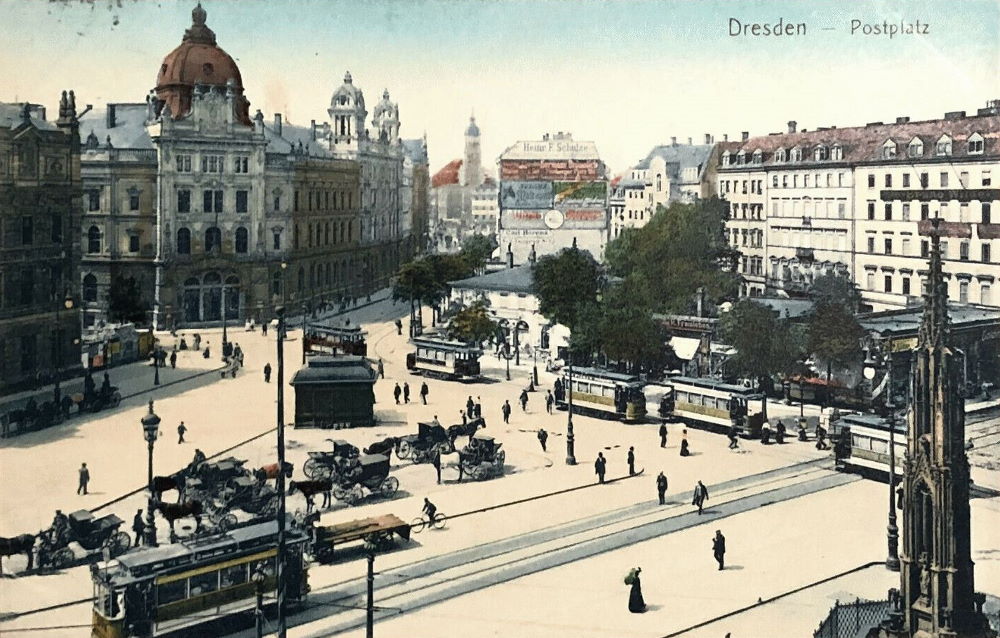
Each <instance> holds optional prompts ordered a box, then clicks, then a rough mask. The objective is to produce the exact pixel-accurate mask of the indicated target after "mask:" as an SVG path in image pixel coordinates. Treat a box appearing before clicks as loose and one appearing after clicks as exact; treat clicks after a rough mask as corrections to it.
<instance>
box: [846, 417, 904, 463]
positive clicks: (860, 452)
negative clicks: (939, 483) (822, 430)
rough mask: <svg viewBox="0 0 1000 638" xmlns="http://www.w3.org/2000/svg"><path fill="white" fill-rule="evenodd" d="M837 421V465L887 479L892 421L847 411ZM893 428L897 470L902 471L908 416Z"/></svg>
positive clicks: (897, 420) (898, 420) (899, 420)
mask: <svg viewBox="0 0 1000 638" xmlns="http://www.w3.org/2000/svg"><path fill="white" fill-rule="evenodd" d="M837 425H838V426H839V430H840V436H839V437H838V439H837V443H836V446H835V448H834V450H835V456H836V459H837V468H838V469H841V470H844V471H846V472H853V473H855V474H861V475H864V476H870V477H873V478H878V479H885V478H886V477H887V476H888V475H889V423H888V422H887V421H886V420H885V419H883V418H882V417H880V416H878V415H875V414H846V415H844V416H842V417H840V419H839V420H838V421H837ZM892 430H893V443H894V444H895V448H896V451H895V454H896V474H897V475H900V474H902V472H903V460H904V459H905V458H906V420H905V419H896V422H895V423H894V424H893V426H892Z"/></svg>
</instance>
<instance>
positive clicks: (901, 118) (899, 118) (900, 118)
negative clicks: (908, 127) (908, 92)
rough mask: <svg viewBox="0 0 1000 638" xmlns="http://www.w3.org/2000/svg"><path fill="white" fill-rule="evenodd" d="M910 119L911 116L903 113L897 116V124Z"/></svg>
mask: <svg viewBox="0 0 1000 638" xmlns="http://www.w3.org/2000/svg"><path fill="white" fill-rule="evenodd" d="M909 121H910V118H909V117H907V116H905V115H901V116H899V117H897V118H896V124H906V123H907V122H909Z"/></svg>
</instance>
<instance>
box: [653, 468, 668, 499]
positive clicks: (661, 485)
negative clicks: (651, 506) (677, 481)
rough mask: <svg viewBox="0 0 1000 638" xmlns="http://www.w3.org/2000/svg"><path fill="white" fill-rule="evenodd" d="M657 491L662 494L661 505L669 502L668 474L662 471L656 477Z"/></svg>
mask: <svg viewBox="0 0 1000 638" xmlns="http://www.w3.org/2000/svg"><path fill="white" fill-rule="evenodd" d="M656 493H657V494H658V495H659V496H660V505H666V504H667V475H666V474H664V473H663V472H660V475H659V476H657V477H656Z"/></svg>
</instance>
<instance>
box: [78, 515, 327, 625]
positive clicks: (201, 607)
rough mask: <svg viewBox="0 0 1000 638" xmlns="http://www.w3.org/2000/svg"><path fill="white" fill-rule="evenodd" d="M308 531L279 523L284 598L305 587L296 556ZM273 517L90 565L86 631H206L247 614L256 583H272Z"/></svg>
mask: <svg viewBox="0 0 1000 638" xmlns="http://www.w3.org/2000/svg"><path fill="white" fill-rule="evenodd" d="M308 542H309V534H308V533H307V532H306V531H304V530H302V529H300V528H298V527H296V526H292V525H288V526H287V527H286V530H285V569H284V572H283V576H284V581H285V592H286V599H285V600H286V605H289V606H291V607H293V608H294V606H296V605H297V604H299V603H301V601H302V599H303V597H304V596H305V595H306V593H307V592H308V591H309V585H308V568H307V565H306V562H305V559H304V557H303V554H304V551H305V550H306V548H307V545H308ZM277 546H278V523H277V521H274V520H271V521H267V522H264V523H256V524H252V525H247V526H245V527H239V528H235V529H232V530H229V531H228V532H226V533H224V534H214V535H211V536H202V537H199V538H196V539H190V540H185V541H182V542H180V543H172V544H169V545H160V546H159V547H142V548H137V549H136V550H133V551H131V552H128V553H126V554H123V555H122V556H119V557H118V558H116V559H114V560H109V561H105V562H101V563H98V564H96V565H94V566H93V567H92V568H91V576H92V580H93V585H94V608H93V614H92V624H91V638H132V637H136V638H138V637H148V636H154V637H158V636H193V635H199V636H210V635H220V634H222V633H227V632H228V630H229V627H234V628H235V627H236V626H242V625H244V624H248V623H251V622H252V619H253V614H252V613H251V614H247V613H246V612H247V611H248V610H253V609H254V608H255V607H256V602H257V601H256V594H257V586H258V585H257V583H255V582H254V575H255V574H257V573H261V574H262V575H263V577H264V580H263V584H262V587H263V591H264V592H271V591H274V590H275V589H276V588H277V582H278V581H277V554H278V549H277Z"/></svg>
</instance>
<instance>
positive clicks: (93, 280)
mask: <svg viewBox="0 0 1000 638" xmlns="http://www.w3.org/2000/svg"><path fill="white" fill-rule="evenodd" d="M83 300H84V301H90V302H94V301H97V277H95V276H94V275H93V274H92V273H88V274H87V276H86V277H84V278H83Z"/></svg>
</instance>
